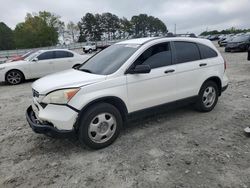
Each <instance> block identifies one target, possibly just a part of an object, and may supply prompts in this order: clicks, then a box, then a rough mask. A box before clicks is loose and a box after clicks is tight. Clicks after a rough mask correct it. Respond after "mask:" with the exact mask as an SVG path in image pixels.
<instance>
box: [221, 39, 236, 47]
mask: <svg viewBox="0 0 250 188" xmlns="http://www.w3.org/2000/svg"><path fill="white" fill-rule="evenodd" d="M234 37H235V36H228V37H226V38H224V39H223V40H221V41H219V46H220V47H224V46H226V45H227V43H228V42H230V41H232V40H233V38H234Z"/></svg>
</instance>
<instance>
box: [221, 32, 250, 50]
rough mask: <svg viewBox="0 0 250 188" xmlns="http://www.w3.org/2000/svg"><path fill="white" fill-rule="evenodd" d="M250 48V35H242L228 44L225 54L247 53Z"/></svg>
mask: <svg viewBox="0 0 250 188" xmlns="http://www.w3.org/2000/svg"><path fill="white" fill-rule="evenodd" d="M249 46H250V35H242V36H238V37H235V38H233V40H231V41H230V42H228V43H227V45H226V48H225V52H232V51H234V52H236V51H237V52H245V51H247V50H248V48H249Z"/></svg>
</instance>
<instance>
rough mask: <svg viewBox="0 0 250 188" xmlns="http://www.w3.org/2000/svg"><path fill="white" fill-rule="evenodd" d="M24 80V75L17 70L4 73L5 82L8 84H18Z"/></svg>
mask: <svg viewBox="0 0 250 188" xmlns="http://www.w3.org/2000/svg"><path fill="white" fill-rule="evenodd" d="M23 81H24V75H23V73H22V72H21V71H19V70H10V71H8V72H7V73H6V75H5V82H6V83H8V84H10V85H18V84H20V83H22V82H23Z"/></svg>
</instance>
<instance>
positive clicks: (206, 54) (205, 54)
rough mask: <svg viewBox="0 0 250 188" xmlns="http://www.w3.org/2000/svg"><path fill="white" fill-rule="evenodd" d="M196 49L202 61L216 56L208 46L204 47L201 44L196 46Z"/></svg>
mask: <svg viewBox="0 0 250 188" xmlns="http://www.w3.org/2000/svg"><path fill="white" fill-rule="evenodd" d="M198 47H199V49H200V53H201V58H202V59H208V58H213V57H217V56H218V54H217V52H216V51H215V50H213V49H212V48H210V47H208V46H205V45H203V44H198Z"/></svg>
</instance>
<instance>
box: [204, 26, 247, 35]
mask: <svg viewBox="0 0 250 188" xmlns="http://www.w3.org/2000/svg"><path fill="white" fill-rule="evenodd" d="M247 32H250V29H237V28H235V27H231V28H229V29H225V30H221V31H218V30H212V31H204V32H202V33H201V34H200V35H201V36H207V35H226V34H238V33H247Z"/></svg>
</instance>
